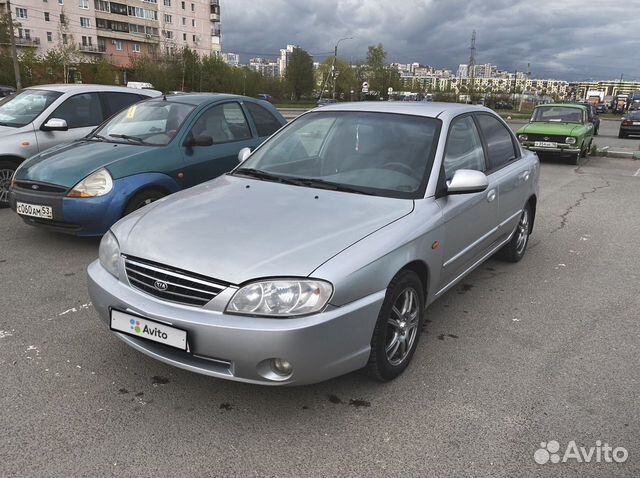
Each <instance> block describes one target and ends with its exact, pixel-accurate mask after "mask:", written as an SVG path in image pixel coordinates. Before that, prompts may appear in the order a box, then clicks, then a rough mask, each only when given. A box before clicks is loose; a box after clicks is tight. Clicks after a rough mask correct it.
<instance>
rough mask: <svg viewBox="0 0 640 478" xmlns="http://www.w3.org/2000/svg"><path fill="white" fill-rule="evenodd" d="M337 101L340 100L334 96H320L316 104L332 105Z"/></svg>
mask: <svg viewBox="0 0 640 478" xmlns="http://www.w3.org/2000/svg"><path fill="white" fill-rule="evenodd" d="M337 102H338V101H337V100H334V99H333V98H319V99H318V101H317V102H316V106H325V105H332V104H334V103H337Z"/></svg>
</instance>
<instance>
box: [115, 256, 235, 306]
mask: <svg viewBox="0 0 640 478" xmlns="http://www.w3.org/2000/svg"><path fill="white" fill-rule="evenodd" d="M124 264H125V269H126V271H127V278H128V279H129V284H131V286H132V287H135V288H136V289H139V290H141V291H143V292H146V293H147V294H150V295H152V296H154V297H158V298H159V299H163V300H167V301H170V302H177V303H179V304H186V305H196V306H203V305H205V304H206V303H207V302H209V301H210V300H211V299H213V298H214V297H215V296H217V295H218V294H219V293H220V292H222V291H223V290H224V289H225V288H226V287H227V285H225V284H222V283H219V282H214V281H212V280H211V279H209V278H207V277H203V276H199V275H197V274H192V273H189V272H186V271H181V270H179V269H174V268H171V267H167V266H164V265H160V264H156V263H154V262H149V261H145V260H142V259H137V258H133V257H126V258H125V262H124Z"/></svg>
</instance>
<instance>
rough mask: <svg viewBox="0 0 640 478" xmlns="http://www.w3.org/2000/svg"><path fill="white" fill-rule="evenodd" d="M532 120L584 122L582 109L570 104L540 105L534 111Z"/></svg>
mask: <svg viewBox="0 0 640 478" xmlns="http://www.w3.org/2000/svg"><path fill="white" fill-rule="evenodd" d="M531 121H545V122H546V121H549V122H555V123H582V109H581V108H571V107H569V106H543V107H540V106H539V107H537V108H536V109H535V111H534V112H533V116H532V117H531Z"/></svg>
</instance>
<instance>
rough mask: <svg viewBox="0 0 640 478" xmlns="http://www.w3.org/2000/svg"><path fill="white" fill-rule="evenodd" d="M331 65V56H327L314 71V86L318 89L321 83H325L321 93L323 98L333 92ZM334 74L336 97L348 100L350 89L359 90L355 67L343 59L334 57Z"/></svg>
mask: <svg viewBox="0 0 640 478" xmlns="http://www.w3.org/2000/svg"><path fill="white" fill-rule="evenodd" d="M331 65H333V57H329V58H327V59H326V60H325V61H323V62H322V63H321V64H320V67H319V68H318V71H317V72H316V86H317V88H318V89H320V88H322V85H323V83H324V84H325V91H324V92H323V95H322V96H323V97H325V98H326V97H330V96H331V95H332V92H333V84H332V80H331ZM335 75H336V85H335V90H336V98H340V99H344V100H350V99H351V90H354V92H356V91H359V90H360V86H359V82H358V77H357V71H356V69H355V68H352V67H351V65H350V64H349V63H347V62H346V61H345V60H342V59H341V58H336V61H335Z"/></svg>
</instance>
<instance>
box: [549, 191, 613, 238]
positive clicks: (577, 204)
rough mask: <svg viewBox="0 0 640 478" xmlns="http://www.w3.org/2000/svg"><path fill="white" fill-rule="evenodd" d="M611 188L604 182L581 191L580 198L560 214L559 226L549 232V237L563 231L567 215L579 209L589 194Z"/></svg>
mask: <svg viewBox="0 0 640 478" xmlns="http://www.w3.org/2000/svg"><path fill="white" fill-rule="evenodd" d="M609 187H611V183H610V182H609V181H605V183H604V184H603V185H600V186H594V187H593V188H592V189H591V191H583V192H581V193H580V197H579V198H578V200H577V201H576V202H575V203H573V204H572V205H570V206H569V207H568V208H567V209H566V210H565V211H564V212H563V213H562V214H560V219H561V221H560V225H559V226H558V227H557V228H556V229H554V230H553V231H551V232H550V233H549V235H551V234H554V233H556V232H558V231H559V230H560V229H564V227H565V226H566V225H567V221H568V218H569V214H571V211H573V210H574V209H576V208H578V207H580V205H581V204H582V202H583V201H584V200H585V199H587V196H588V195H590V194H594V193H596V192H598V191H599V190H600V189H606V188H609Z"/></svg>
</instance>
